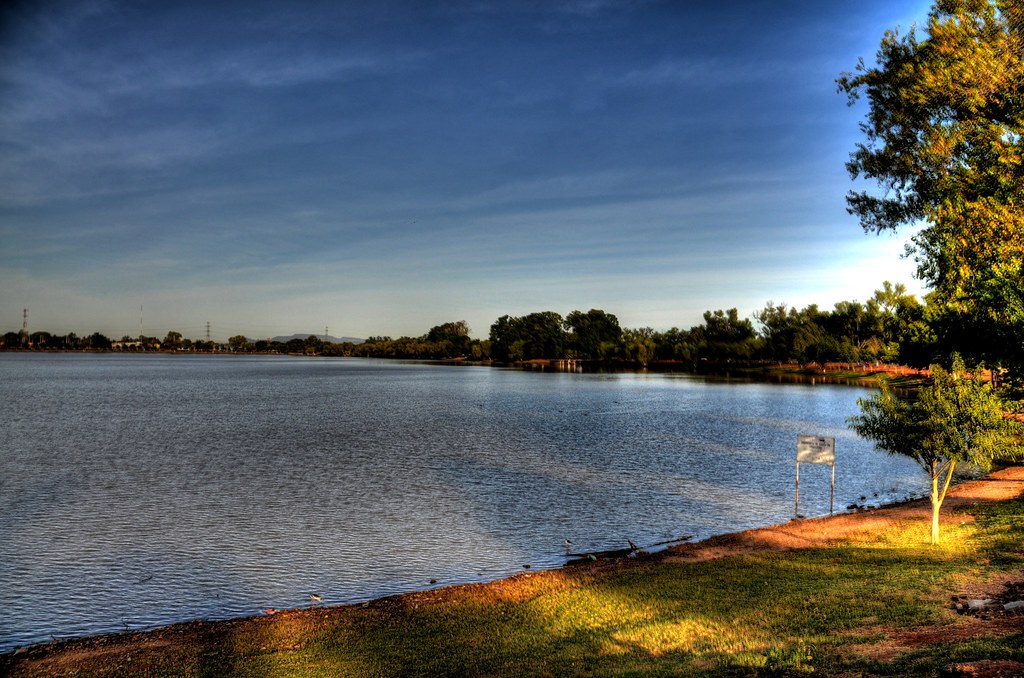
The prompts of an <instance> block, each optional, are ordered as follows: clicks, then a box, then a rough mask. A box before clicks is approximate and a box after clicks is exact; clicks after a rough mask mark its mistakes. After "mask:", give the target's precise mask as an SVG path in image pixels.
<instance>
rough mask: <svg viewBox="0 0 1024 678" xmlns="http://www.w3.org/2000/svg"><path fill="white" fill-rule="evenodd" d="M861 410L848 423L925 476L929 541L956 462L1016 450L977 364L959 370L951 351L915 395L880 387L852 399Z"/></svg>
mask: <svg viewBox="0 0 1024 678" xmlns="http://www.w3.org/2000/svg"><path fill="white" fill-rule="evenodd" d="M858 403H859V404H860V407H861V414H859V415H858V416H855V417H851V418H850V427H851V428H852V429H853V430H855V431H856V432H857V434H858V435H860V436H861V437H863V438H867V439H868V440H871V441H872V442H873V443H874V444H875V446H876V447H878V448H879V449H881V450H884V451H885V452H888V453H889V454H899V455H904V456H907V457H910V458H911V459H913V460H914V461H916V462H917V463H918V464H919V465H920V466H921V467H922V468H923V469H924V470H925V471H926V472H927V473H928V475H929V478H930V479H931V491H930V498H931V504H932V536H931V540H932V543H933V544H936V543H938V541H939V509H940V508H941V507H942V502H943V501H944V500H945V498H946V492H947V490H948V489H949V485H950V482H951V481H952V479H953V473H954V471H955V470H956V468H957V466H958V465H961V464H973V465H975V466H978V467H981V468H982V469H985V470H988V469H989V468H991V466H992V461H993V460H994V459H997V458H1000V457H1004V458H1011V457H1015V456H1018V455H1019V449H1020V448H1019V446H1018V442H1017V440H1016V436H1017V434H1018V425H1017V423H1016V422H1015V421H1013V420H1012V419H1008V418H1006V417H1005V416H1004V414H1003V407H1002V401H1001V399H1000V398H999V396H998V395H997V394H996V393H995V391H994V390H993V389H992V387H991V385H990V384H989V383H987V382H986V381H985V379H984V378H983V377H982V374H981V369H980V368H976V369H975V370H974V371H973V372H972V373H967V372H966V370H965V369H964V364H963V361H962V360H961V359H960V357H959V356H956V357H955V358H954V361H953V368H952V370H951V371H950V372H947V371H946V370H944V369H943V368H942V367H940V366H938V365H933V366H932V379H931V382H930V383H929V384H928V385H927V386H924V387H922V388H921V390H920V392H919V393H918V395H917V397H916V398H915V399H903V398H898V397H897V396H896V395H895V394H894V393H893V392H892V391H891V390H889V389H888V388H886V387H884V386H883V388H882V390H881V392H880V393H878V394H876V395H874V396H873V397H871V398H867V399H861V400H859V401H858Z"/></svg>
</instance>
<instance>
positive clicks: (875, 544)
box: [150, 499, 1024, 676]
mask: <svg viewBox="0 0 1024 678" xmlns="http://www.w3.org/2000/svg"><path fill="white" fill-rule="evenodd" d="M976 512H977V514H978V516H979V518H978V520H977V521H975V522H966V523H964V524H958V525H951V526H949V527H947V528H945V531H944V534H943V537H944V540H945V542H944V543H943V544H941V545H939V546H936V547H932V546H929V545H928V544H927V541H928V533H927V529H928V525H926V524H924V522H923V521H922V522H921V524H907V525H904V526H902V527H900V528H898V529H894V530H892V531H890V532H886V533H883V534H878V535H874V536H873V537H871V538H870V539H864V540H861V541H858V542H855V543H852V544H847V545H843V546H837V547H828V548H818V549H809V550H804V551H796V552H785V553H767V554H760V555H748V556H742V557H729V558H723V559H719V560H712V561H707V562H702V563H667V562H658V561H657V560H654V561H652V562H630V563H627V564H624V565H622V566H620V567H605V568H597V569H592V570H588V569H581V570H573V569H567V570H564V571H560V572H556V573H551V574H550V575H549V574H546V573H545V574H541V575H539V576H533V577H528V576H527V577H519V578H516V579H514V580H512V581H509V582H507V583H505V584H503V585H501V586H497V587H487V586H483V587H467V588H465V589H464V590H460V591H459V593H458V594H457V595H452V596H448V595H444V596H435V597H436V598H439V600H431V599H430V598H431V595H430V594H423V595H422V596H419V597H416V596H413V597H410V598H399V599H391V600H389V601H385V603H375V604H371V605H368V606H365V607H357V608H355V610H351V611H350V612H351V613H346V614H333V613H332V612H331V611H327V610H325V611H323V612H322V618H316V613H312V616H313V618H314V619H315V620H314V621H311V620H310V619H306V620H302V619H301V618H295V619H293V620H291V621H285V620H282V621H281V623H280V624H278V623H268V624H265V625H264V626H263V627H261V630H260V632H259V634H257V636H254V635H253V633H252V631H251V630H248V631H245V632H239V633H238V634H237V635H234V634H231V633H227V634H222V635H221V636H220V637H219V639H218V641H217V642H216V643H213V644H211V646H209V647H205V648H201V651H198V652H191V653H188V654H179V655H177V656H165V657H164V658H163V659H161V660H157V662H156V664H154V665H153V666H151V667H150V668H151V669H153V670H159V669H160V668H161V665H162V666H163V668H165V669H167V673H177V672H179V671H188V672H192V673H200V674H202V673H206V674H209V675H229V674H234V675H251V676H263V675H305V676H337V675H352V676H439V675H445V676H459V675H465V676H509V675H526V676H676V675H709V676H711V675H715V676H720V675H734V676H755V675H802V674H804V673H811V672H813V673H816V674H819V675H835V674H838V673H847V674H848V675H857V676H859V675H862V674H865V673H866V674H868V675H893V676H896V675H907V674H913V675H935V674H937V672H938V670H939V669H940V668H941V667H942V666H944V665H946V664H948V663H950V662H953V661H967V660H976V659H1014V660H1017V661H1024V649H1022V648H1024V634H1022V633H1020V632H1018V633H1016V634H1014V635H1011V636H1009V637H1001V638H1000V637H991V638H981V639H976V640H973V641H970V642H959V643H958V642H946V641H943V642H940V643H937V644H936V645H933V646H926V647H921V648H918V649H915V650H913V651H911V652H909V653H906V654H904V655H901V656H898V657H896V658H895V659H893V660H892V661H890V662H887V663H878V662H871V661H868V660H865V659H863V658H861V655H860V654H859V653H857V652H855V651H854V646H857V645H862V644H865V643H868V644H870V643H873V642H877V641H879V640H880V639H882V638H883V637H884V632H885V630H887V629H893V628H911V627H917V626H922V625H956V624H962V623H964V622H965V621H966V620H965V619H964V618H960V617H958V616H957V615H956V614H955V612H954V611H952V609H951V603H950V596H951V595H954V594H957V593H960V592H962V591H963V589H964V587H965V586H966V585H968V584H969V583H972V582H984V581H990V580H992V579H993V578H995V577H998V576H1000V575H1007V574H1011V575H1013V576H1014V577H1017V578H1018V580H1019V579H1024V499H1017V500H1013V501H1008V502H1003V503H1001V504H997V505H993V506H988V507H985V508H980V509H976ZM316 619H318V620H316ZM951 628H952V627H951ZM1020 628H1022V629H1024V619H1022V623H1021V627H1020ZM170 666H173V667H174V668H173V669H171V668H169V667H170Z"/></svg>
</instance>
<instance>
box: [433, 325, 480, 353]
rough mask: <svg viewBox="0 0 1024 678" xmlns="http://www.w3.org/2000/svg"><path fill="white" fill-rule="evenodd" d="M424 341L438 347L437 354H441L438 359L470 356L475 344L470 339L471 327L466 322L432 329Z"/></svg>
mask: <svg viewBox="0 0 1024 678" xmlns="http://www.w3.org/2000/svg"><path fill="white" fill-rule="evenodd" d="M424 340H425V341H426V342H428V343H432V344H436V345H437V349H438V351H437V352H438V353H440V355H438V356H437V357H441V358H451V357H455V356H461V355H468V354H469V353H470V345H471V344H472V342H473V340H472V339H470V337H469V325H468V324H467V323H466V321H465V320H456V321H455V322H449V323H444V324H443V325H437V326H436V327H432V328H430V331H429V332H427V334H426V336H425V337H424Z"/></svg>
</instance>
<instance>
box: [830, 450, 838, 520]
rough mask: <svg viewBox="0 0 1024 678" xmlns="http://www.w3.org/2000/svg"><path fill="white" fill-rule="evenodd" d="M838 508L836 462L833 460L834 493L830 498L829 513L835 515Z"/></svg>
mask: <svg viewBox="0 0 1024 678" xmlns="http://www.w3.org/2000/svg"><path fill="white" fill-rule="evenodd" d="M835 506H836V461H835V459H833V460H832V493H831V494H830V495H829V498H828V513H829V515H832V514H833V513H835Z"/></svg>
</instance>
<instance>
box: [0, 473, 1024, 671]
mask: <svg viewBox="0 0 1024 678" xmlns="http://www.w3.org/2000/svg"><path fill="white" fill-rule="evenodd" d="M1021 494H1024V465H1015V466H1009V467H1007V468H1004V469H1001V470H999V471H995V472H993V473H991V474H989V475H987V476H985V477H983V478H980V479H977V480H969V481H965V482H963V483H961V484H959V485H956V486H954V487H952V488H951V489H950V492H949V496H948V497H947V498H946V501H945V503H944V504H943V507H942V516H941V520H942V522H943V523H944V524H952V523H954V522H957V523H959V522H963V521H965V520H970V517H969V516H966V515H964V514H962V513H961V514H957V513H956V509H957V508H961V507H967V506H971V505H977V504H985V503H991V502H996V501H1002V500H1006V499H1012V498H1014V497H1017V496H1020V495H1021ZM930 512H931V507H930V504H929V502H928V500H927V499H915V500H910V501H906V502H902V503H898V504H892V505H887V506H882V507H879V508H871V509H864V510H859V511H855V512H850V513H840V514H836V515H832V516H824V517H820V518H811V519H801V520H792V521H789V522H787V523H782V524H779V525H773V526H769V527H764V528H758V529H752V530H745V531H742V532H736V533H731V534H724V535H718V536H715V537H710V538H708V539H705V540H702V541H699V542H692V543H686V544H681V545H676V546H671V547H669V548H666V549H664V550H661V551H657V552H654V553H650V554H643V556H642V557H641V558H638V559H636V560H628V559H624V558H616V559H606V560H598V561H596V562H587V563H584V564H580V565H567V566H566V567H564V568H560V569H554V570H539V571H530V572H525V573H522V574H519V575H515V576H514V577H511V578H509V579H503V580H498V581H493V582H486V583H480V584H462V585H454V586H449V587H444V588H440V589H433V590H429V591H421V592H413V593H407V594H401V595H397V596H390V597H387V598H381V599H378V600H373V601H369V602H366V603H358V604H349V605H339V606H332V607H313V608H302V609H294V610H284V611H278V612H276V613H275V614H273V615H260V616H255V617H246V618H239V619H231V620H226V621H204V620H196V621H189V622H183V623H179V624H174V625H171V626H167V627H162V628H158V629H154V630H151V631H139V632H127V633H116V634H105V635H98V636H89V637H84V638H74V639H67V640H58V641H54V642H51V643H46V644H39V645H32V646H29V647H25V648H18V649H16V650H14V651H11V652H8V653H5V654H0V674H3V675H11V676H31V675H51V674H54V673H80V672H81V673H91V672H95V671H99V670H104V667H109V666H111V665H118V666H122V667H123V666H124V665H125V663H126V662H132V661H133V660H135V661H138V660H139V659H140V658H144V657H146V656H148V655H152V654H160V653H165V652H174V649H175V648H181V647H192V646H204V647H210V646H213V645H216V644H217V643H218V642H219V641H220V640H222V639H225V638H227V637H229V636H232V637H237V636H238V635H239V634H241V635H253V636H256V635H258V634H259V633H260V632H261V630H262V629H264V628H265V627H266V626H267V625H269V624H278V623H302V624H313V625H317V626H319V625H327V624H337V623H341V621H343V620H352V619H356V618H358V616H359V615H360V614H364V613H365V612H366V610H374V611H377V612H387V611H388V610H400V609H404V608H407V607H410V606H420V605H426V604H430V603H432V602H435V601H441V600H451V599H456V598H458V597H459V596H460V595H464V594H465V592H467V591H468V590H470V589H474V590H479V589H481V588H482V589H485V590H486V589H491V590H494V591H502V590H505V589H507V588H508V587H509V584H510V583H513V582H517V581H521V580H522V579H524V578H530V579H532V580H533V581H532V582H531V586H530V588H532V589H534V590H536V589H537V588H539V587H540V588H542V587H544V585H545V583H548V582H550V583H551V584H552V585H557V583H558V582H559V581H560V580H561V579H562V578H564V577H565V576H566V575H567V573H571V572H572V571H577V572H584V573H591V572H593V573H598V572H599V571H600V570H602V569H606V568H619V567H629V566H631V565H632V564H633V563H638V564H639V563H642V564H643V565H644V566H652V565H653V566H657V564H658V563H659V562H696V561H705V560H711V559H716V558H724V557H728V556H737V555H743V554H750V553H758V552H770V551H787V550H795V549H804V548H814V547H820V546H829V545H836V544H841V543H846V542H851V541H857V540H859V539H861V538H868V537H870V535H871V534H872V533H875V532H877V531H879V530H881V529H882V528H885V527H893V526H895V525H898V524H902V523H908V522H911V521H927V520H929V519H930V515H931V514H930ZM1014 628H1016V627H1014ZM1018 630H1019V629H1018ZM918 632H920V631H919V630H918ZM142 663H143V664H144V663H146V662H142Z"/></svg>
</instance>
